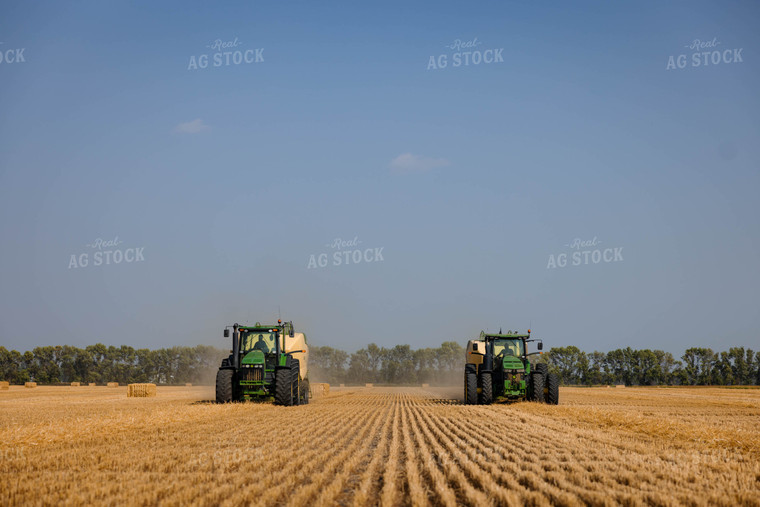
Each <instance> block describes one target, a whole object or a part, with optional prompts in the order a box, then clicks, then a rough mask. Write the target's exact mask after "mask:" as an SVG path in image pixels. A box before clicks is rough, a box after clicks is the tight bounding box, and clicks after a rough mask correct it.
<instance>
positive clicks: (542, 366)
mask: <svg viewBox="0 0 760 507" xmlns="http://www.w3.org/2000/svg"><path fill="white" fill-rule="evenodd" d="M533 371H535V372H536V373H540V374H541V375H543V376H544V378H546V376H547V375H548V374H549V366H548V365H547V364H546V363H536V364H535V366H534V367H533Z"/></svg>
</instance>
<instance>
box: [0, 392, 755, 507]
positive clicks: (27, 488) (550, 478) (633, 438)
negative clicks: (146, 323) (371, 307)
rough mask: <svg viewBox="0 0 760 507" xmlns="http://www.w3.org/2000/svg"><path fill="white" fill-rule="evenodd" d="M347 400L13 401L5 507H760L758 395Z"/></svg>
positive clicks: (1, 412) (6, 420)
mask: <svg viewBox="0 0 760 507" xmlns="http://www.w3.org/2000/svg"><path fill="white" fill-rule="evenodd" d="M457 396H459V392H458V390H457V391H451V390H446V389H437V388H429V389H422V388H379V387H374V388H344V389H335V388H333V389H332V390H331V391H330V394H329V395H328V396H325V397H322V398H319V399H315V400H312V403H311V404H310V405H308V406H301V407H275V406H271V405H263V404H254V403H245V404H230V405H216V404H213V403H211V402H209V401H207V400H210V399H212V398H213V388H206V387H159V389H158V396H157V397H155V398H127V397H126V387H119V388H107V387H84V386H83V387H37V388H34V389H24V388H23V387H15V386H13V387H11V388H10V390H5V391H0V436H1V438H0V471H1V472H2V475H1V477H2V480H0V505H42V504H45V505H51V504H55V505H59V504H60V505H63V504H68V505H91V504H103V503H108V504H114V505H121V504H125V505H153V504H157V503H161V504H164V505H186V504H189V503H193V504H201V505H217V504H222V505H239V504H255V505H260V504H263V505H456V504H465V505H492V504H493V505H585V504H590V505H732V506H733V505H760V390H758V389H717V388H688V389H686V388H684V389H680V388H679V389H665V388H625V389H615V388H576V389H574V388H564V389H562V390H561V394H560V397H561V401H560V405H559V406H548V405H539V404H535V403H520V404H513V405H497V406H488V407H482V406H465V405H462V404H460V402H459V400H458V399H457Z"/></svg>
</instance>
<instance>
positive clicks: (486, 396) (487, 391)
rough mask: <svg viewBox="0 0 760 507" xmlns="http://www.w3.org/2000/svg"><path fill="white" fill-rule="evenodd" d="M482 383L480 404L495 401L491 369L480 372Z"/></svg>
mask: <svg viewBox="0 0 760 507" xmlns="http://www.w3.org/2000/svg"><path fill="white" fill-rule="evenodd" d="M480 383H481V384H482V387H481V389H480V404H481V405H490V404H491V403H492V402H493V377H492V376H491V372H490V371H485V372H483V373H481V374H480Z"/></svg>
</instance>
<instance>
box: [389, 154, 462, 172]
mask: <svg viewBox="0 0 760 507" xmlns="http://www.w3.org/2000/svg"><path fill="white" fill-rule="evenodd" d="M447 165H449V161H448V160H446V159H445V158H432V157H422V156H420V155H413V154H411V153H402V154H401V155H399V156H398V157H396V158H394V159H393V160H391V169H393V170H394V171H396V172H400V173H413V172H425V171H429V170H431V169H435V168H437V167H444V166H447Z"/></svg>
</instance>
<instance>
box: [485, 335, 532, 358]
mask: <svg viewBox="0 0 760 507" xmlns="http://www.w3.org/2000/svg"><path fill="white" fill-rule="evenodd" d="M502 354H503V355H505V356H522V355H523V354H525V349H524V348H523V341H522V340H506V339H503V340H494V341H493V355H494V356H498V355H502Z"/></svg>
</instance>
